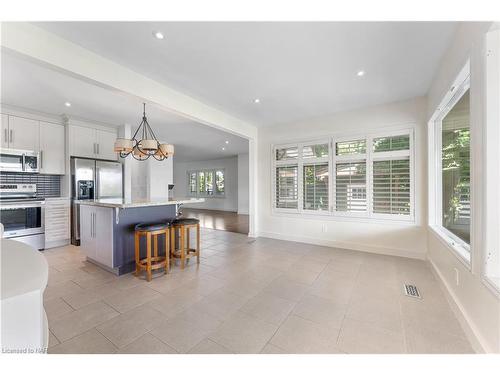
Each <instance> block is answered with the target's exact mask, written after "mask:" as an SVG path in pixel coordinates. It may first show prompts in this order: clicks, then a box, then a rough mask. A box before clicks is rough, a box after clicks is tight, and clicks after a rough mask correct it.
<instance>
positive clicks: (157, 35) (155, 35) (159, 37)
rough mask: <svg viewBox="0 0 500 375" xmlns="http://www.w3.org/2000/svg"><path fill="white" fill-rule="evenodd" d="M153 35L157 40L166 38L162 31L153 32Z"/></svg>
mask: <svg viewBox="0 0 500 375" xmlns="http://www.w3.org/2000/svg"><path fill="white" fill-rule="evenodd" d="M153 35H154V37H155V38H156V39H160V40H161V39H163V38H165V36H164V35H163V33H162V32H161V31H153Z"/></svg>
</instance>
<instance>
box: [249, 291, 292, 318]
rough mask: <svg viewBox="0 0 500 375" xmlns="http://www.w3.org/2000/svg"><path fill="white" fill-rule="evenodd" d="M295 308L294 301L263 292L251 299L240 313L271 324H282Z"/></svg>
mask: <svg viewBox="0 0 500 375" xmlns="http://www.w3.org/2000/svg"><path fill="white" fill-rule="evenodd" d="M294 306H295V302H294V301H290V300H288V299H285V298H281V297H277V296H275V295H273V294H269V293H265V292H261V293H259V294H257V295H256V296H255V297H253V298H252V299H250V300H249V301H248V302H247V303H246V304H244V305H243V307H242V308H241V309H240V311H243V312H244V313H247V314H249V315H251V316H254V317H256V318H258V319H260V320H263V321H264V322H266V323H269V324H275V325H278V324H281V322H283V320H285V319H286V317H287V316H288V314H289V313H290V311H292V309H293V307H294Z"/></svg>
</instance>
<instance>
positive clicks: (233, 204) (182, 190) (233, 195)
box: [173, 156, 238, 212]
mask: <svg viewBox="0 0 500 375" xmlns="http://www.w3.org/2000/svg"><path fill="white" fill-rule="evenodd" d="M215 168H222V169H224V170H225V179H226V186H225V189H226V191H225V195H224V197H210V198H205V202H204V203H196V204H192V205H189V204H186V205H184V207H191V208H201V209H209V210H221V211H233V212H237V211H238V157H237V156H233V157H230V158H224V159H216V160H203V161H190V162H178V161H174V185H175V187H174V193H173V195H174V196H175V197H187V196H188V181H187V172H188V171H192V170H199V169H215Z"/></svg>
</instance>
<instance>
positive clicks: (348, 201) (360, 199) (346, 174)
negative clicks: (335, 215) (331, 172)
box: [335, 162, 367, 212]
mask: <svg viewBox="0 0 500 375" xmlns="http://www.w3.org/2000/svg"><path fill="white" fill-rule="evenodd" d="M335 207H336V210H337V211H345V212H365V211H366V208H367V207H366V162H357V163H338V164H337V166H336V174H335Z"/></svg>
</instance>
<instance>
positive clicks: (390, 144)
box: [373, 134, 410, 152]
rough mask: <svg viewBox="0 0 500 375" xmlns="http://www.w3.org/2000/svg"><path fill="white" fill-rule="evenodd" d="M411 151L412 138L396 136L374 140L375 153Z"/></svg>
mask: <svg viewBox="0 0 500 375" xmlns="http://www.w3.org/2000/svg"><path fill="white" fill-rule="evenodd" d="M409 149H410V136H409V135H408V134H406V135H396V136H394V137H379V138H374V139H373V151H375V152H384V151H399V150H409Z"/></svg>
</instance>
